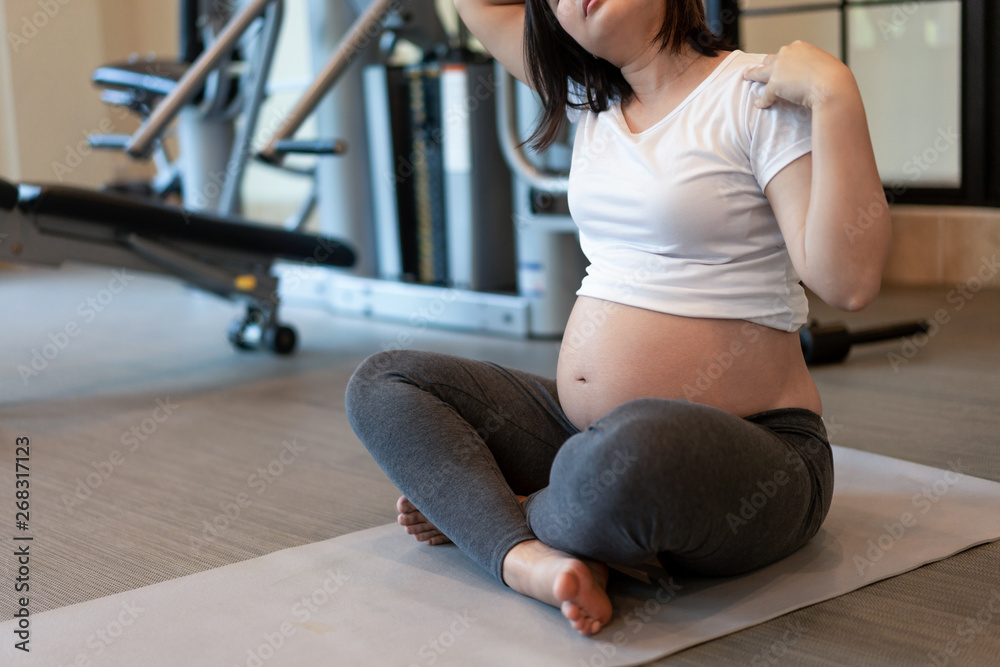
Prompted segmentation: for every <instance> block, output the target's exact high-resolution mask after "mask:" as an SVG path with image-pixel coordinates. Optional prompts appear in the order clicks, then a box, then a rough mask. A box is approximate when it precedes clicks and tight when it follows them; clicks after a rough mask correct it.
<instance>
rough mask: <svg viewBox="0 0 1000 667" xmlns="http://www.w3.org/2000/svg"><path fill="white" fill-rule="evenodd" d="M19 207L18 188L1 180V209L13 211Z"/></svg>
mask: <svg viewBox="0 0 1000 667" xmlns="http://www.w3.org/2000/svg"><path fill="white" fill-rule="evenodd" d="M15 206H17V186H15V185H13V184H11V183H8V182H7V181H5V180H3V179H2V178H0V208H2V209H5V210H7V211H12V210H13V209H14V207H15Z"/></svg>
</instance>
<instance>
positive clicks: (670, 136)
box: [567, 50, 812, 331]
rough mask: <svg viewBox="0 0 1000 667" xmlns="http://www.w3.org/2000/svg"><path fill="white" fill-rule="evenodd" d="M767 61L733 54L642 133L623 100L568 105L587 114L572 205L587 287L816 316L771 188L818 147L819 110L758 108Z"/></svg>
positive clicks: (653, 305)
mask: <svg viewBox="0 0 1000 667" xmlns="http://www.w3.org/2000/svg"><path fill="white" fill-rule="evenodd" d="M763 58H764V54H750V53H743V52H742V51H739V50H737V51H733V52H732V53H730V54H729V55H728V56H726V57H725V59H723V61H722V62H721V63H720V64H719V65H718V67H717V68H716V69H715V71H713V72H712V73H711V74H710V75H709V76H708V78H707V79H705V80H704V81H703V82H702V83H701V84H700V85H699V86H698V87H697V88H695V89H694V91H692V92H691V94H690V95H688V97H687V98H686V99H685V100H684V101H683V102H681V104H680V105H679V106H678V107H677V108H676V109H674V110H673V111H671V112H670V113H669V114H668V115H667V116H666V117H665V118H663V119H661V120H660V121H659V122H658V123H656V124H655V125H653V126H652V127H650V128H648V129H647V130H645V131H643V132H640V133H638V134H634V133H632V131H631V130H629V128H628V125H627V124H626V122H625V119H624V117H623V116H622V113H621V109H620V106H619V104H618V102H615V101H612V102H610V107H609V109H608V110H607V111H604V112H602V113H593V112H592V111H589V110H584V111H581V110H579V109H574V108H573V107H567V116H568V117H569V119H570V120H571V121H573V122H575V123H577V126H576V137H575V139H574V147H573V159H572V165H571V168H570V174H569V193H568V197H569V208H570V213H571V214H572V216H573V219H574V221H575V222H576V224H577V225H578V226H579V228H580V244H581V247H582V249H583V252H584V254H586V256H587V259H588V260H589V261H590V266H589V267H588V268H587V276H586V277H585V278H584V280H583V283H582V285H581V287H580V289H579V291H577V294H578V295H581V296H590V297H596V298H599V299H604V300H608V301H615V302H619V303H623V304H627V305H632V306H638V307H641V308H646V309H649V310H655V311H659V312H664V313H671V314H675V315H684V316H688V317H715V318H731V319H743V320H748V321H751V322H755V323H758V324H763V325H765V326H769V327H773V328H776V329H781V330H784V331H795V330H797V329H798V328H799V327H801V326H802V325H803V324H804V323H805V322H806V316H807V313H808V303H807V301H806V296H805V291H804V290H803V289H802V287H801V286H800V285H799V278H798V276H797V275H796V273H795V270H794V268H793V267H792V262H791V260H790V258H789V256H788V251H787V249H786V247H785V243H784V239H783V238H782V236H781V230H780V229H779V228H778V223H777V221H776V220H775V217H774V212H773V211H772V210H771V206H770V204H769V203H768V201H767V197H765V196H764V187H765V186H766V185H767V183H768V182H769V181H770V180H771V178H772V177H774V175H775V174H777V173H778V171H780V170H781V169H782V168H783V167H785V166H786V165H787V164H788V163H790V162H791V161H793V160H795V159H796V158H798V157H801V156H802V155H804V154H806V153H808V152H810V151H811V150H812V141H811V123H812V114H811V112H810V110H809V109H807V108H805V107H801V106H798V105H795V104H792V103H790V102H787V101H785V100H778V101H777V102H775V103H774V104H773V105H772V106H771V107H769V108H767V109H758V108H757V107H755V106H754V104H753V102H754V100H755V99H757V98H758V97H760V95H761V93H762V92H763V90H764V84H761V83H757V82H753V81H746V80H744V79H743V76H742V73H743V70H745V69H746V68H747V67H749V66H752V65H758V64H760V63H761V61H762V60H763ZM575 94H576V95H577V96H578V95H579V94H580V93H579V91H575ZM575 99H580V98H579V97H576V98H575Z"/></svg>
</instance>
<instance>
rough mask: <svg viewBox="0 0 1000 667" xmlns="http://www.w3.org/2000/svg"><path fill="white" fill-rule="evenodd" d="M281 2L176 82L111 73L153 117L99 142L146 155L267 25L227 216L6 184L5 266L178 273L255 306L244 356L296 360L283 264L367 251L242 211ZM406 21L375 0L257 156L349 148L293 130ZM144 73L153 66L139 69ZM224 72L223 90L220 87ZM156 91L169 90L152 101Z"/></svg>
mask: <svg viewBox="0 0 1000 667" xmlns="http://www.w3.org/2000/svg"><path fill="white" fill-rule="evenodd" d="M415 1H416V0H410V2H415ZM420 2H422V3H424V4H426V3H427V2H430V0H420ZM404 4H405V3H404ZM281 6H282V2H281V0H246V1H245V2H244V3H243V4H242V8H241V9H240V10H239V11H237V12H236V13H235V14H234V15H233V16H232V18H231V19H230V20H229V21H228V22H227V23H226V25H225V27H224V28H223V29H222V30H221V32H220V33H219V34H218V36H217V38H216V39H215V41H214V42H213V43H212V44H211V45H210V46H209V47H208V48H205V49H204V50H202V51H201V52H200V54H199V55H198V57H197V58H196V59H195V60H194V62H192V63H190V64H189V65H187V64H184V65H182V66H180V67H176V68H173V69H172V70H171V71H172V75H171V76H168V77H166V78H162V79H160V80H155V79H145V80H133V79H130V78H129V75H130V74H135V73H136V72H131V73H130V72H129V71H128V68H118V72H117V74H114V73H111V72H110V70H109V71H107V72H105V73H104V75H102V76H103V79H104V80H108V79H109V78H114V77H115V76H119V75H120V76H119V78H118V79H117V81H118V83H119V84H120V85H118V86H117V88H118V93H117V96H116V93H111V98H110V99H109V101H116V100H117V102H119V103H123V104H125V105H127V106H129V107H130V108H133V107H135V108H137V109H138V110H140V111H142V112H144V114H143V115H144V121H143V123H142V125H141V126H140V127H139V129H138V130H137V131H136V132H135V134H133V135H120V136H113V137H104V138H95V142H96V143H98V144H101V145H103V146H105V147H118V148H121V149H122V150H124V151H125V152H127V153H128V154H129V155H131V156H133V157H135V158H145V157H148V156H150V155H151V154H152V153H153V152H154V151H156V150H159V149H160V148H162V143H161V140H162V137H163V134H164V132H165V131H166V130H167V128H168V126H170V125H171V123H172V122H173V121H174V120H175V119H176V118H177V117H178V115H179V114H181V113H182V111H183V110H184V108H185V107H186V106H187V105H189V104H190V103H191V102H192V101H193V100H196V99H199V96H202V97H204V96H205V95H206V93H205V91H206V86H207V85H208V86H209V87H212V86H213V85H214V87H215V88H216V89H218V88H219V87H220V86H221V85H222V84H220V83H219V82H218V79H219V77H220V76H225V75H224V74H221V75H220V72H224V71H225V69H226V68H225V66H224V64H225V63H226V62H228V61H229V59H230V58H231V56H232V54H233V51H234V49H235V48H236V46H237V44H238V43H240V40H242V39H244V37H245V35H246V34H247V31H248V30H249V29H250V28H251V27H252V26H253V25H255V24H256V23H259V21H260V20H261V19H263V20H264V26H265V28H266V30H265V32H264V43H263V44H262V45H260V46H259V47H258V51H257V56H256V57H257V58H259V60H258V64H259V67H260V68H261V69H262V70H263V72H262V73H259V74H260V75H258V76H256V77H255V78H254V79H252V80H251V84H250V91H249V92H248V93H247V92H246V91H244V94H247V95H249V98H248V100H249V101H248V104H249V106H248V107H246V108H247V109H248V110H249V111H248V112H249V113H250V114H251V116H250V117H249V118H248V117H244V118H243V125H242V130H241V132H240V133H239V135H238V136H237V137H236V139H235V141H234V143H233V148H232V152H231V153H230V156H231V157H230V162H231V164H229V168H227V170H226V173H227V180H226V181H225V184H224V186H223V187H222V190H221V192H220V199H219V203H218V211H217V212H212V211H207V212H206V211H203V210H193V209H192V208H181V207H176V206H171V205H167V204H166V203H164V202H162V201H158V200H156V199H148V198H137V197H135V196H127V195H123V194H121V193H113V192H95V191H91V190H86V189H82V188H73V187H64V186H56V185H45V184H20V185H15V184H13V183H9V182H6V181H3V180H2V179H0V261H8V262H28V263H36V264H45V265H51V266H59V265H61V264H63V263H64V262H67V261H79V262H85V263H93V264H102V265H107V266H114V267H122V268H129V269H134V270H137V271H145V272H150V273H160V274H165V275H169V276H173V277H176V278H178V279H180V280H182V281H184V282H186V283H187V284H189V285H192V286H194V287H197V288H199V289H202V290H205V291H208V292H211V293H213V294H216V295H218V296H220V297H223V298H227V299H232V300H239V301H242V302H244V303H245V304H246V312H245V315H244V316H243V317H242V318H240V319H238V320H237V321H236V322H234V323H233V325H232V326H231V327H230V329H229V332H228V337H229V341H230V342H231V343H232V344H233V346H234V347H236V348H237V349H241V350H252V349H261V348H264V349H270V350H272V351H274V352H276V353H278V354H289V353H291V352H292V351H293V350H294V348H295V346H296V339H297V336H296V333H295V330H294V329H293V328H292V327H290V326H288V325H286V324H284V323H282V322H281V320H280V319H279V317H278V309H279V305H280V298H279V296H278V278H277V277H276V276H275V272H274V265H275V264H276V263H277V262H279V261H288V262H300V263H305V264H308V265H310V266H322V267H350V266H352V265H354V263H355V260H356V256H355V253H354V251H353V250H352V249H351V248H350V247H349V246H348V245H347V244H345V243H342V242H341V241H339V240H336V239H332V238H327V237H324V236H318V235H310V234H305V233H302V232H300V231H298V230H288V229H279V228H275V227H273V226H269V225H264V224H258V223H254V222H250V221H247V220H244V219H242V218H240V217H237V216H235V215H233V214H232V213H233V211H234V210H235V208H236V204H235V202H236V197H237V194H238V184H239V180H240V178H239V177H240V176H241V174H242V170H243V168H244V166H245V164H246V161H247V159H249V158H250V157H251V149H250V139H251V137H252V129H253V127H254V126H255V125H256V114H257V112H258V111H259V108H260V102H261V99H262V97H263V94H264V84H265V83H266V76H264V75H265V74H266V68H267V67H269V63H270V60H271V59H272V58H273V47H274V43H273V42H274V40H275V39H276V35H277V28H276V26H277V25H278V23H279V22H280V16H281V14H280V12H281ZM397 14H398V12H396V13H393V12H391V11H390V0H375V1H374V2H372V3H371V4H370V5H369V6H368V7H367V8H366V9H365V11H364V12H363V13H362V14H361V15H360V16H359V17H358V19H357V21H356V22H355V23H354V25H353V26H352V27H351V29H350V31H349V33H348V35H347V36H346V37H345V38H344V40H342V42H341V44H340V45H339V47H338V48H337V50H336V52H335V53H334V54H333V56H332V57H331V59H330V63H329V65H328V66H327V67H326V68H325V69H324V70H323V72H322V73H321V76H320V77H319V78H318V79H317V81H316V82H315V83H314V84H313V85H312V86H311V87H310V89H309V90H308V91H307V92H306V94H305V95H304V96H303V99H302V101H301V102H300V103H299V105H298V106H297V107H296V108H295V110H294V111H293V112H292V113H291V114H290V115H289V117H288V119H287V122H286V123H285V124H284V125H283V126H282V127H281V129H280V130H279V131H278V133H277V134H276V135H275V136H274V137H273V138H272V139H271V141H270V142H269V143H268V145H267V148H266V149H265V150H264V151H263V152H262V154H261V155H260V156H258V157H260V158H261V159H264V160H265V161H267V162H270V163H271V164H280V163H281V161H282V160H283V159H284V156H285V155H287V154H289V153H295V152H301V153H309V154H316V155H326V156H328V155H338V154H340V153H342V152H343V151H344V150H345V149H346V146H345V144H344V142H342V141H340V140H338V139H328V140H320V141H316V140H305V141H302V140H296V139H293V138H292V135H293V134H294V133H295V131H296V130H297V129H298V128H299V127H300V126H301V124H302V123H303V122H304V120H305V119H306V118H307V117H308V116H309V114H311V113H312V111H313V110H314V109H315V107H316V105H317V104H318V103H319V101H320V100H321V99H322V97H323V95H325V93H326V91H328V90H329V89H330V87H332V86H333V84H334V82H335V81H336V79H337V77H338V76H339V75H340V74H341V73H342V72H343V71H344V70H345V69H346V68H347V66H348V65H349V64H350V62H351V61H352V59H353V57H354V55H355V54H356V53H357V52H359V51H360V50H362V49H364V48H366V47H367V46H368V44H369V42H370V41H371V39H370V35H371V31H372V30H373V29H375V30H378V29H380V27H381V26H383V25H393V23H394V22H395V25H396V28H395V29H396V30H397V32H399V33H400V34H406V30H407V24H408V22H409V20H410V19H408V18H407V17H406V16H402V15H397ZM394 16H395V18H393V17H394ZM138 71H139V72H141V71H143V70H142V68H141V67H139V69H138ZM213 77H214V78H215V79H216V83H215V84H210V83H209V82H210V79H212V78H213ZM132 84H136V85H132ZM157 86H159V87H158V88H157ZM151 90H156V91H159V92H158V93H157V94H155V95H153V94H152V93H151ZM217 99H224V100H227V101H228V100H230V97H229V95H228V93H223V94H222V95H221V97H218V98H217ZM234 165H235V166H234ZM182 187H189V186H182Z"/></svg>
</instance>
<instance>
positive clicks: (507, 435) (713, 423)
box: [347, 350, 833, 582]
mask: <svg viewBox="0 0 1000 667" xmlns="http://www.w3.org/2000/svg"><path fill="white" fill-rule="evenodd" d="M347 415H348V418H349V419H350V423H351V427H352V428H353V429H354V431H355V433H357V435H358V437H359V438H360V439H361V442H362V443H364V445H365V447H366V448H367V449H368V451H369V452H371V454H372V456H373V457H374V458H375V461H376V462H377V463H378V464H379V466H381V468H382V470H384V471H385V473H386V474H387V475H388V476H389V479H390V480H392V482H393V483H394V484H395V485H396V487H397V488H398V489H399V490H400V491H401V492H402V493H403V494H404V495H406V496H407V497H408V498H409V499H410V500H411V501H412V502H413V504H414V505H415V506H416V507H417V508H419V509H420V511H421V512H423V514H424V515H425V516H426V517H427V518H428V520H429V521H431V522H432V523H433V524H434V525H436V526H437V527H438V528H439V529H440V530H441V531H442V532H443V533H444V534H445V535H447V536H448V537H449V538H451V539H452V541H454V542H455V544H456V545H458V547H459V548H461V549H462V551H464V552H465V553H466V554H468V555H469V557H471V558H472V559H473V560H475V561H476V562H477V563H479V564H480V565H482V566H483V567H485V568H486V569H487V570H488V571H489V572H490V573H492V574H493V575H494V576H495V577H496V578H497V579H498V580H500V581H501V582H503V577H502V566H503V559H504V556H506V554H507V552H508V551H510V549H511V548H512V547H513V546H514V545H516V544H517V543H519V542H523V541H525V540H530V539H535V538H536V537H537V538H538V539H540V540H541V541H542V542H544V543H545V544H548V545H549V546H552V547H555V548H556V549H560V550H562V551H566V552H568V553H571V554H574V555H577V556H580V557H585V558H592V559H595V560H600V561H604V562H609V563H615V564H620V565H635V564H639V563H644V562H646V561H649V560H650V559H652V558H654V557H655V558H658V559H659V561H660V563H661V564H662V565H663V566H664V567H665V568H667V569H671V570H672V571H677V570H678V569H681V570H686V571H689V572H693V573H698V574H707V575H734V574H740V573H743V572H748V571H751V570H755V569H757V568H760V567H763V566H765V565H768V564H770V563H773V562H775V561H777V560H780V559H781V558H784V557H785V556H787V555H789V554H791V553H792V552H794V551H796V550H797V549H799V548H800V547H801V546H802V545H803V544H805V543H806V542H807V541H808V540H809V539H810V538H811V537H812V536H813V535H814V534H815V533H816V531H818V530H819V527H820V524H821V523H822V522H823V519H824V518H825V517H826V514H827V512H828V511H829V509H830V499H831V496H832V493H833V459H832V455H831V451H830V445H829V443H828V441H827V438H826V430H825V428H824V425H823V421H822V418H821V417H820V416H819V415H817V414H816V413H814V412H812V411H810V410H806V409H803V408H782V409H778V410H769V411H767V412H761V413H759V414H755V415H751V416H749V417H746V418H740V417H737V416H735V415H733V414H731V413H728V412H725V411H723V410H720V409H717V408H713V407H709V406H706V405H701V404H698V403H691V402H688V401H684V400H667V399H657V398H639V399H635V400H632V401H629V402H627V403H624V404H622V405H619V406H618V407H616V408H614V409H613V410H611V411H610V412H609V413H608V414H607V415H605V416H604V417H603V418H601V419H599V420H598V421H596V422H595V423H593V424H591V425H590V426H589V427H588V428H587V429H586V430H585V431H580V430H579V429H577V428H576V427H575V426H574V425H573V424H572V423H570V421H569V420H568V419H567V418H566V415H565V414H564V413H563V411H562V409H561V408H560V407H559V398H558V396H557V394H556V383H555V382H554V381H553V380H549V379H546V378H543V377H540V376H537V375H533V374H531V373H526V372H524V371H519V370H513V369H510V368H505V367H503V366H499V365H497V364H493V363H488V362H483V361H474V360H470V359H463V358H460V357H454V356H450V355H445V354H438V353H434V352H420V351H413V350H401V351H389V352H380V353H378V354H375V355H373V356H371V357H369V358H368V359H366V360H365V361H364V362H363V363H362V364H361V366H359V367H358V369H357V371H356V372H355V373H354V376H353V377H352V378H351V381H350V384H348V387H347ZM515 494H518V495H527V496H529V497H528V500H527V501H526V502H525V504H524V505H523V506H522V505H521V504H520V503H518V501H517V498H516V497H515Z"/></svg>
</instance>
